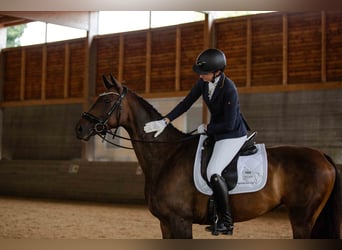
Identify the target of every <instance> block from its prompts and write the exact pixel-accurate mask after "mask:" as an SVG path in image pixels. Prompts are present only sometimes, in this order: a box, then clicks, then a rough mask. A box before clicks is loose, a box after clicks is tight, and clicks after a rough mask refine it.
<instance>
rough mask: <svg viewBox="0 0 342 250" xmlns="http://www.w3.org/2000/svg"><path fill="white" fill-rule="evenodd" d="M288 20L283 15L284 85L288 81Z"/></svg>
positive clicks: (285, 15)
mask: <svg viewBox="0 0 342 250" xmlns="http://www.w3.org/2000/svg"><path fill="white" fill-rule="evenodd" d="M288 36H289V32H288V19H287V14H286V13H284V14H283V85H287V81H288V43H289V42H288V40H289V39H288Z"/></svg>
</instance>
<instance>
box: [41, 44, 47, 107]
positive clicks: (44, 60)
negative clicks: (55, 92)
mask: <svg viewBox="0 0 342 250" xmlns="http://www.w3.org/2000/svg"><path fill="white" fill-rule="evenodd" d="M42 50H43V51H42V53H43V59H42V82H41V99H42V100H45V99H46V93H45V90H46V67H47V65H46V64H47V47H46V45H44V46H43V49H42Z"/></svg>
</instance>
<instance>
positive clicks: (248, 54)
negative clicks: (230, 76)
mask: <svg viewBox="0 0 342 250" xmlns="http://www.w3.org/2000/svg"><path fill="white" fill-rule="evenodd" d="M246 36H247V37H246V47H247V48H246V63H247V65H246V87H251V85H252V83H251V82H252V22H251V18H250V17H248V18H247V33H246Z"/></svg>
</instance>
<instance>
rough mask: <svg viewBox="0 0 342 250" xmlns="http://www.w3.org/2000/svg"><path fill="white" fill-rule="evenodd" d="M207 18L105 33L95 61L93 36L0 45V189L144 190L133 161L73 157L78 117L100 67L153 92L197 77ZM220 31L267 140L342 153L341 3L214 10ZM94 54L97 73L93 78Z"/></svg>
mask: <svg viewBox="0 0 342 250" xmlns="http://www.w3.org/2000/svg"><path fill="white" fill-rule="evenodd" d="M205 26H206V24H205V23H204V22H196V23H190V24H183V25H177V26H171V27H164V28H159V29H151V30H143V31H136V32H127V33H120V34H110V35H103V36H97V37H96V38H95V39H94V41H93V45H94V54H95V57H93V58H90V59H91V60H93V61H92V63H91V64H88V63H87V60H88V59H89V51H88V46H89V44H88V41H87V39H76V40H70V41H63V42H56V43H49V44H43V45H35V46H27V47H18V48H11V49H4V50H2V51H1V58H2V60H1V62H2V63H1V64H2V69H1V70H0V72H3V74H2V75H1V79H0V83H1V85H2V86H1V87H2V90H1V101H0V108H1V110H0V116H1V117H2V142H1V151H2V161H0V194H6V195H8V194H13V195H24V196H34V197H44V198H45V197H49V198H71V199H86V200H87V199H88V200H101V201H114V202H120V201H121V202H124V201H127V200H131V201H141V200H143V194H142V192H143V190H142V187H143V177H142V176H136V174H135V170H136V163H127V164H131V165H129V166H127V169H126V168H125V169H123V168H122V167H123V166H124V165H125V164H126V163H125V164H123V163H119V164H115V162H108V163H104V162H87V163H75V162H74V161H75V159H80V158H81V152H82V146H81V144H82V143H81V142H80V141H78V140H76V138H75V136H74V131H73V127H74V125H75V123H76V121H77V120H78V118H79V117H80V114H81V112H82V111H83V110H84V109H85V108H87V107H88V106H87V105H88V104H89V99H90V100H92V98H93V96H88V95H87V94H88V93H95V95H97V94H99V93H102V92H103V91H104V87H103V86H102V80H101V75H102V74H109V73H113V74H114V75H115V76H117V77H118V78H119V80H121V81H124V82H125V83H126V85H128V87H129V88H131V89H132V90H134V91H136V92H138V93H139V94H140V95H142V96H143V97H145V98H154V97H173V96H183V95H185V94H186V93H187V92H188V90H189V89H190V88H191V87H192V86H193V84H194V82H195V81H196V79H197V76H196V75H195V74H194V73H193V72H192V65H193V63H194V60H195V58H196V56H197V54H198V53H199V52H200V51H201V50H202V49H203V48H204V40H208V38H205V37H204V34H206V27H205ZM213 36H214V41H215V44H216V46H217V47H219V48H221V49H222V50H223V51H224V52H225V53H226V54H227V58H228V67H227V74H228V75H229V76H230V77H231V78H232V79H233V80H234V81H235V83H236V85H237V86H238V89H239V92H240V95H241V107H242V111H243V112H244V113H245V115H246V117H247V119H248V121H249V122H250V123H251V124H250V125H251V126H252V128H253V129H254V130H257V131H258V132H259V135H258V141H259V142H265V143H267V145H273V144H279V143H291V144H301V145H307V146H314V147H317V148H320V149H322V150H324V151H325V152H327V153H328V154H330V155H331V156H332V157H333V158H334V160H335V161H337V163H339V164H341V163H342V159H341V148H342V145H341V142H342V140H341V139H342V127H341V124H342V117H341V111H340V107H341V100H342V96H341V94H342V12H341V11H326V12H296V13H294V12H288V13H287V12H277V13H269V14H261V15H255V16H249V17H236V18H229V19H222V20H216V21H215V23H214V29H213ZM89 65H94V69H93V70H91V71H94V72H96V73H95V75H96V76H95V79H96V82H95V83H89V82H88V75H87V74H88V73H87V72H89V71H88V70H89V69H88V67H89ZM90 86H93V88H94V89H93V90H92V91H87V90H88V88H89V87H90ZM51 160H55V161H51ZM74 163H75V164H74ZM72 165H79V171H78V172H77V174H75V173H71V172H70V166H72ZM121 166H122V167H121ZM125 166H126V165H125Z"/></svg>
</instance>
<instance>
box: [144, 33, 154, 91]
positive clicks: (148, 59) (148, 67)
mask: <svg viewBox="0 0 342 250" xmlns="http://www.w3.org/2000/svg"><path fill="white" fill-rule="evenodd" d="M151 43H152V34H151V30H149V31H147V34H146V77H145V93H151V53H152V47H151Z"/></svg>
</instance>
